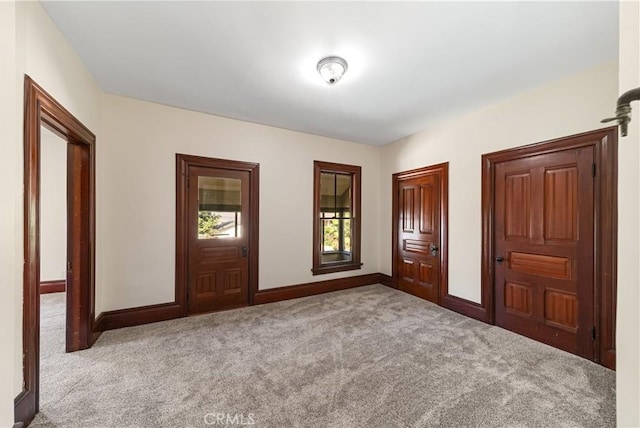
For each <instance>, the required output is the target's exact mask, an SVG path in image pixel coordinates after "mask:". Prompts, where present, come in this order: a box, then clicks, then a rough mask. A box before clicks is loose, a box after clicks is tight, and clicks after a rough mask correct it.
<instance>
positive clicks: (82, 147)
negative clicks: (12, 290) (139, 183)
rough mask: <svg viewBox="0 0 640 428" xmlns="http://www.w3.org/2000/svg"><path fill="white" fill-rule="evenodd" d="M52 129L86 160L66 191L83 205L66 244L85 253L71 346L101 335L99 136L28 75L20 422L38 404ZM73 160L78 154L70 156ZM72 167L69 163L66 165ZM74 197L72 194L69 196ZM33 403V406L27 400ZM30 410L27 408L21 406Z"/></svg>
mask: <svg viewBox="0 0 640 428" xmlns="http://www.w3.org/2000/svg"><path fill="white" fill-rule="evenodd" d="M41 125H44V126H46V127H47V128H48V129H50V130H51V131H53V132H54V133H56V134H57V135H59V136H60V137H61V138H63V139H64V140H65V141H67V143H68V144H67V147H71V146H77V150H76V152H77V153H79V154H82V156H83V158H84V160H83V162H84V166H85V168H84V177H85V178H86V180H88V183H85V182H83V183H82V186H77V185H78V184H79V183H77V182H75V180H77V177H74V176H70V177H71V179H69V180H68V183H67V186H68V188H67V193H69V192H70V191H71V190H72V189H74V186H77V187H82V189H83V194H82V196H78V195H76V194H75V193H72V194H71V197H74V198H77V200H76V202H78V203H80V204H81V207H82V208H81V210H82V211H81V213H82V215H81V216H78V217H76V216H70V217H71V218H70V219H69V226H70V229H73V230H75V231H76V232H77V233H78V235H79V236H81V237H82V239H81V240H77V241H76V240H73V241H70V242H68V243H67V246H68V252H69V254H73V255H74V258H75V257H78V258H79V257H81V258H82V260H84V261H85V263H83V266H82V271H83V274H82V281H81V282H80V287H79V289H76V287H74V286H72V285H71V283H70V284H69V287H67V351H74V350H80V349H85V348H88V347H90V346H91V345H92V344H93V340H94V339H95V338H96V336H95V335H94V334H93V327H94V321H95V318H94V317H95V309H94V307H95V135H94V134H93V133H92V132H91V131H90V130H89V129H87V128H86V127H85V126H84V125H83V124H82V123H81V122H80V121H79V120H78V119H77V118H75V117H74V116H73V115H72V114H71V113H70V112H69V111H67V110H66V109H65V108H64V107H63V106H62V105H61V104H60V103H58V102H57V101H56V100H55V99H54V98H53V97H52V96H51V95H49V94H48V93H47V92H46V91H45V90H44V89H42V88H41V87H40V86H38V85H37V84H36V83H35V82H34V81H33V80H32V79H31V78H30V77H29V76H25V80H24V261H25V263H24V272H23V278H24V279H23V326H22V334H23V338H22V342H23V367H24V373H23V377H24V379H23V380H24V391H23V392H24V395H23V397H22V398H21V399H20V401H19V403H16V409H15V411H16V414H15V416H16V422H23V423H25V424H26V423H28V422H30V421H31V420H32V419H33V417H34V416H35V413H37V412H38V409H39V376H40V369H39V364H40V356H39V354H40V161H41V159H40V127H41ZM69 159H74V158H73V157H70V158H69ZM67 169H68V170H69V169H70V168H67ZM87 169H88V171H87ZM67 200H69V198H67ZM24 400H27V401H29V402H30V404H29V405H28V406H26V407H25V406H24V405H23V404H22V403H23V401H24ZM25 408H26V409H27V411H22V409H25Z"/></svg>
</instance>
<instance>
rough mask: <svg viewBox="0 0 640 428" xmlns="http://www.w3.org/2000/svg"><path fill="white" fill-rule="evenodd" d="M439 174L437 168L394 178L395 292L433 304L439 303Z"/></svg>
mask: <svg viewBox="0 0 640 428" xmlns="http://www.w3.org/2000/svg"><path fill="white" fill-rule="evenodd" d="M442 173H443V169H442V168H441V167H439V166H438V167H434V168H426V169H424V170H422V171H421V172H418V173H416V172H415V171H413V172H412V171H409V172H407V173H406V174H404V175H403V174H402V173H401V174H400V175H399V176H397V177H395V179H397V183H396V185H395V187H396V189H397V194H396V204H397V206H396V212H397V216H395V219H394V223H395V227H396V229H397V236H398V238H397V240H395V243H396V248H395V251H396V257H394V259H395V263H396V266H395V276H396V281H397V284H398V288H399V289H400V290H403V291H406V292H408V293H411V294H414V295H416V296H418V297H422V298H423V299H426V300H429V301H431V302H434V303H439V301H440V282H441V269H440V268H441V247H442V241H441V234H442V231H441V211H442V206H443V199H442V192H441V184H442V180H443V177H442Z"/></svg>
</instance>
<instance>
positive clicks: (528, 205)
mask: <svg viewBox="0 0 640 428" xmlns="http://www.w3.org/2000/svg"><path fill="white" fill-rule="evenodd" d="M593 165H594V148H593V146H587V147H582V148H577V149H571V150H564V151H559V152H554V153H547V154H540V155H536V156H531V157H526V158H522V159H517V160H511V161H506V162H501V163H498V164H496V168H495V225H494V227H495V229H494V230H495V249H494V254H495V256H496V257H495V281H496V283H495V305H496V310H495V315H496V324H497V325H499V326H501V327H504V328H507V329H509V330H511V331H514V332H516V333H520V334H523V335H525V336H528V337H531V338H533V339H536V340H538V341H541V342H544V343H547V344H549V345H552V346H555V347H557V348H560V349H564V350H566V351H568V352H572V353H574V354H578V355H581V356H583V357H586V358H589V359H593V356H594V341H593V337H592V334H593V331H594V330H593V326H594V268H593V265H594V252H593V249H594V178H593V174H592V171H593V169H592V168H593Z"/></svg>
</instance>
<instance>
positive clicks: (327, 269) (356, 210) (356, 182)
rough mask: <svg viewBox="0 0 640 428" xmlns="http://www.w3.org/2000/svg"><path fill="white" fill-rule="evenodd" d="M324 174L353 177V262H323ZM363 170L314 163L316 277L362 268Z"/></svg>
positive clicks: (314, 259)
mask: <svg viewBox="0 0 640 428" xmlns="http://www.w3.org/2000/svg"><path fill="white" fill-rule="evenodd" d="M322 172H331V173H338V174H349V175H351V176H352V183H351V185H352V196H351V198H352V199H351V204H352V214H351V215H352V217H351V221H352V223H353V229H352V232H351V233H352V235H351V260H350V261H344V262H334V263H331V264H327V263H325V264H323V263H322V261H321V258H322V251H321V249H320V243H321V242H322V241H323V239H322V236H321V235H322V230H321V228H320V222H319V221H318V219H319V218H320V174H321V173H322ZM361 180H362V168H361V167H359V166H355V165H345V164H340V163H332V162H322V161H313V268H312V269H311V272H312V273H313V274H314V275H322V274H326V273H334V272H344V271H348V270H356V269H361V268H362V263H361V262H360V231H361V223H362V222H361V216H362V213H361V187H362V181H361Z"/></svg>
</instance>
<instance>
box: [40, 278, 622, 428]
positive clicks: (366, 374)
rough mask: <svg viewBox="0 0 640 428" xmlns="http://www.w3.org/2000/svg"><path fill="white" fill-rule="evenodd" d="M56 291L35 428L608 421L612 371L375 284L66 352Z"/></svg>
mask: <svg viewBox="0 0 640 428" xmlns="http://www.w3.org/2000/svg"><path fill="white" fill-rule="evenodd" d="M56 299H60V296H57V297H55V296H54V297H52V298H51V300H52V302H49V301H48V296H43V317H42V319H43V321H42V322H43V327H42V332H43V334H42V336H43V338H42V353H43V362H42V367H41V382H42V383H41V391H42V393H41V394H42V397H41V412H40V413H39V414H38V415H37V416H36V419H35V420H34V422H33V424H32V426H33V427H82V428H89V427H105V428H107V427H109V428H110V427H114V428H116V427H117V428H122V427H211V426H255V427H278V428H283V427H319V428H320V427H322V428H324V427H345V428H351V427H385V428H388V427H431V426H442V427H613V426H615V373H614V372H612V371H610V370H608V369H605V368H603V367H601V366H598V365H596V364H593V363H591V362H589V361H586V360H584V359H581V358H578V357H575V356H573V355H571V354H568V353H565V352H562V351H559V350H556V349H553V348H551V347H548V346H546V345H543V344H540V343H538V342H534V341H532V340H529V339H527V338H524V337H522V336H518V335H516V334H513V333H510V332H508V331H506V330H503V329H500V328H497V327H493V326H490V325H487V324H484V323H481V322H477V321H475V320H472V319H469V318H466V317H464V316H461V315H459V314H456V313H453V312H450V311H447V310H445V309H442V308H440V307H438V306H436V305H433V304H431V303H429V302H426V301H423V300H421V299H418V298H415V297H413V296H410V295H408V294H405V293H402V292H399V291H396V290H393V289H390V288H387V287H384V286H381V285H374V286H368V287H361V288H356V289H352V290H345V291H340V292H336V293H330V294H324V295H320V296H314V297H308V298H304V299H297V300H290V301H285V302H279V303H273V304H269V305H262V306H254V307H250V308H245V309H239V310H233V311H227V312H219V313H215V314H209V315H201V316H197V317H191V318H183V319H178V320H173V321H167V322H162V323H156V324H150V325H146V326H139V327H132V328H127V329H121V330H114V331H108V332H105V333H104V334H103V335H102V337H101V338H100V339H99V340H98V342H97V343H96V344H95V345H94V347H93V348H92V349H89V350H87V351H82V352H76V353H73V354H64V352H63V348H64V346H63V340H64V319H63V318H61V317H60V316H58V315H53V313H54V312H55V309H51V311H50V308H54V307H55V306H56V305H57V306H58V307H60V305H61V304H62V305H63V303H64V302H62V303H61V302H59V301H57V300H56ZM62 308H63V309H64V306H62ZM57 321H59V322H61V323H62V326H61V327H55V326H54V324H55V322H57ZM46 323H49V324H48V325H47V324H46Z"/></svg>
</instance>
